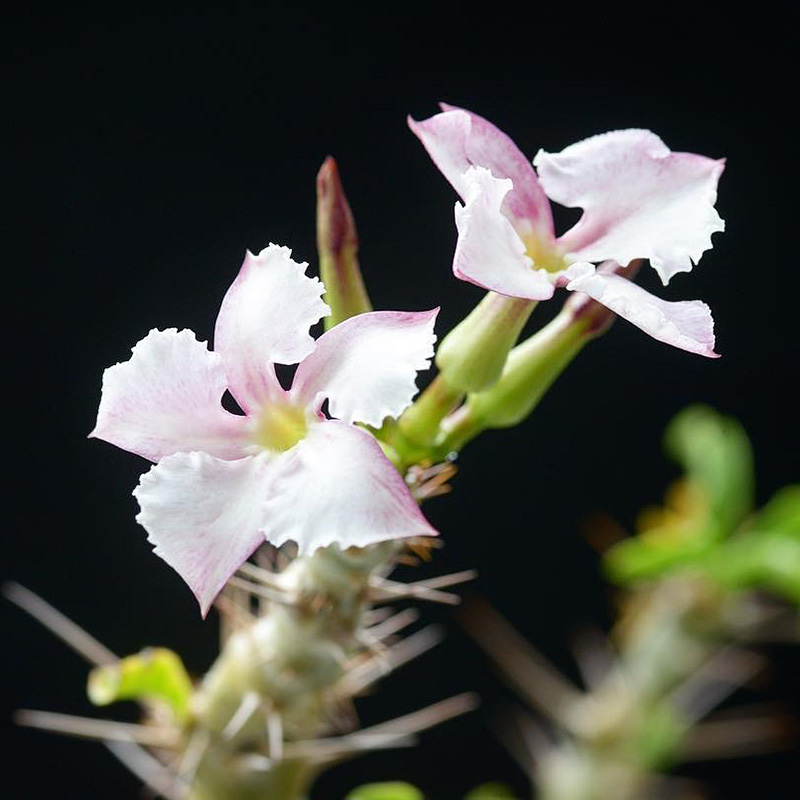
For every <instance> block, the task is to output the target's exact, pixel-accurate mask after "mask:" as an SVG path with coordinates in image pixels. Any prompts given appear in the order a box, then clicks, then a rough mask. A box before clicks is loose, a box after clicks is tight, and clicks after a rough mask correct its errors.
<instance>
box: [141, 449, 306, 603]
mask: <svg viewBox="0 0 800 800" xmlns="http://www.w3.org/2000/svg"><path fill="white" fill-rule="evenodd" d="M270 466H271V464H270V460H269V456H268V455H267V454H264V455H259V456H255V457H251V458H243V459H240V460H238V461H222V460H220V459H217V458H213V457H212V456H210V455H207V454H206V453H178V454H176V455H174V456H170V457H169V458H165V459H164V460H163V461H161V462H160V463H159V464H157V465H156V466H154V467H153V468H152V469H151V470H150V471H149V472H148V473H146V474H145V475H143V476H142V478H141V480H140V482H139V486H138V487H137V488H136V490H135V491H134V495H135V497H136V499H137V500H138V501H139V505H140V507H141V511H140V512H139V515H138V516H137V517H136V519H137V521H138V522H139V523H140V524H141V525H142V526H143V527H144V528H145V530H146V531H147V534H148V540H149V541H150V542H152V543H153V544H154V545H155V552H156V554H157V555H159V556H161V558H163V559H164V561H166V562H167V564H169V565H170V566H171V567H172V568H173V569H174V570H175V571H176V572H177V573H178V574H179V575H180V576H181V577H182V578H183V579H184V580H185V581H186V583H187V584H189V587H190V588H191V590H192V591H193V592H194V594H195V597H197V600H198V602H199V603H200V608H201V610H202V612H203V615H204V616H205V614H206V613H207V612H208V609H209V608H210V607H211V604H212V603H213V601H214V598H215V597H216V596H217V594H219V592H220V591H221V589H222V587H223V586H224V585H225V584H226V582H227V581H228V579H229V578H230V577H231V575H233V573H234V572H235V571H236V570H237V569H238V567H239V566H240V565H241V564H242V563H243V562H244V561H246V560H247V558H248V557H249V556H250V555H251V553H252V552H253V551H254V550H255V549H256V547H258V545H259V544H260V543H261V542H263V541H264V535H263V533H261V529H262V528H263V525H264V519H265V509H264V503H265V501H266V492H267V484H268V482H269V470H270ZM300 513H302V512H300Z"/></svg>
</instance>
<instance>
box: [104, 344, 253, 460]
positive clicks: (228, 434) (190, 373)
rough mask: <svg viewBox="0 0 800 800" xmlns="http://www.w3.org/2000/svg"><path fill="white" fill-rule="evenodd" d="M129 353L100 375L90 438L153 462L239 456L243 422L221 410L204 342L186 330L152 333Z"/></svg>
mask: <svg viewBox="0 0 800 800" xmlns="http://www.w3.org/2000/svg"><path fill="white" fill-rule="evenodd" d="M132 352H133V355H132V356H131V358H130V359H129V360H128V361H125V362H124V363H122V364H116V365H115V366H113V367H109V368H108V369H107V370H106V371H105V373H104V374H103V393H102V396H101V398H100V408H99V410H98V412H97V424H96V426H95V428H94V430H93V431H92V433H91V434H89V435H90V436H92V437H95V438H97V439H103V440H105V441H106V442H110V443H111V444H114V445H116V446H117V447H121V448H122V449H123V450H128V451H129V452H131V453H136V454H138V455H140V456H144V457H145V458H149V459H150V460H151V461H158V460H159V459H162V458H164V457H165V456H169V455H172V454H173V453H177V452H185V451H189V450H205V451H206V452H208V453H211V454H212V455H215V456H217V457H219V458H224V459H232V458H241V457H242V456H243V455H245V450H244V447H245V444H244V440H243V437H244V428H245V426H246V420H245V418H244V417H239V416H236V415H234V414H230V413H229V412H227V411H226V410H225V409H224V408H223V407H222V405H221V400H222V395H223V393H224V392H225V389H226V381H225V373H224V370H223V367H222V362H221V359H220V357H219V356H218V355H217V354H216V353H211V352H209V350H208V348H207V346H206V344H205V342H198V341H197V339H196V338H195V335H194V333H192V331H189V330H183V331H178V330H176V329H175V328H170V329H169V330H166V331H158V330H152V331H150V333H149V334H148V335H147V336H146V337H145V338H144V339H142V340H141V341H140V342H139V343H138V344H137V345H136V346H135V347H134V348H133V351H132Z"/></svg>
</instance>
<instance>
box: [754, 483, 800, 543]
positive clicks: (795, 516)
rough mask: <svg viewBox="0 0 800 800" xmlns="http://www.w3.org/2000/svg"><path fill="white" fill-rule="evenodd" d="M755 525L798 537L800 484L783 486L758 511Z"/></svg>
mask: <svg viewBox="0 0 800 800" xmlns="http://www.w3.org/2000/svg"><path fill="white" fill-rule="evenodd" d="M755 526H756V527H757V528H759V529H760V530H763V531H769V532H781V533H785V534H788V535H789V536H794V537H797V538H800V484H793V485H791V486H785V487H784V488H783V489H781V490H780V491H779V492H777V493H776V494H775V495H773V497H772V499H771V500H770V501H769V502H768V503H767V504H766V505H765V506H764V508H762V509H761V511H759V512H758V517H756V520H755Z"/></svg>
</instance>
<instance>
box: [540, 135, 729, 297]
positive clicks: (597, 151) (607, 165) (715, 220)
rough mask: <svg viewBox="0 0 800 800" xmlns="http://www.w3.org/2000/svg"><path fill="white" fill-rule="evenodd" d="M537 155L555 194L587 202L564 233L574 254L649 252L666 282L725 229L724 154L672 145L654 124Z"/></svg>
mask: <svg viewBox="0 0 800 800" xmlns="http://www.w3.org/2000/svg"><path fill="white" fill-rule="evenodd" d="M533 163H534V164H535V165H536V168H537V169H538V170H539V180H540V181H541V183H542V186H543V187H544V190H545V191H546V192H547V195H548V197H550V199H552V200H555V201H556V202H557V203H561V204H562V205H565V206H568V207H570V208H575V207H578V208H582V209H583V210H584V213H583V216H582V217H581V219H580V220H579V221H578V223H577V224H576V225H575V226H574V227H573V228H572V229H571V230H569V231H567V233H566V234H564V236H562V237H561V239H560V240H559V243H560V244H561V245H562V246H563V247H564V249H565V250H566V251H568V252H569V253H570V254H571V255H572V256H573V257H574V258H575V259H577V260H585V261H603V260H605V259H613V260H614V261H617V262H619V263H620V264H623V265H625V264H628V263H630V261H632V260H633V259H634V258H649V259H650V263H651V264H652V265H653V267H654V269H655V270H656V271H657V272H658V274H659V275H660V276H661V280H662V281H663V282H664V284H666V283H667V282H668V281H669V279H670V278H671V277H672V276H673V275H674V274H676V273H677V272H689V271H690V270H691V269H692V265H693V263H697V261H698V260H699V259H700V256H701V255H702V254H703V253H704V252H705V251H706V250H708V249H709V248H710V247H711V234H712V233H714V232H716V231H722V230H724V229H725V223H724V222H723V221H722V219H721V218H720V216H719V214H718V213H717V212H716V209H715V208H714V203H715V202H716V199H717V183H718V181H719V177H720V175H721V174H722V170H723V169H724V167H725V163H724V161H715V160H713V159H710V158H705V157H704V156H698V155H694V154H692V153H672V152H670V150H669V148H668V147H667V146H666V145H665V144H664V142H662V141H661V139H659V138H658V136H656V135H655V134H654V133H651V132H650V131H646V130H624V131H612V132H611V133H604V134H602V135H600V136H593V137H592V138H590V139H585V140H584V141H582V142H578V143H577V144H573V145H571V146H570V147H567V148H566V149H565V150H563V151H562V152H560V153H556V154H553V153H545V152H544V151H539V153H538V155H537V156H536V158H535V159H534V161H533Z"/></svg>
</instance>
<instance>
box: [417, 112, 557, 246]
mask: <svg viewBox="0 0 800 800" xmlns="http://www.w3.org/2000/svg"><path fill="white" fill-rule="evenodd" d="M442 108H443V109H444V111H443V113H441V114H436V115H435V116H433V117H430V118H429V119H426V120H423V121H421V122H417V121H416V120H413V119H411V117H409V118H408V125H409V127H410V128H411V130H412V131H413V132H414V134H416V136H417V137H418V138H419V140H420V141H421V142H422V144H423V146H424V147H425V149H426V150H427V151H428V154H429V155H430V157H431V159H432V160H433V163H434V164H436V166H437V167H438V168H439V170H440V171H441V172H442V174H443V175H444V176H445V178H447V180H448V181H449V182H450V184H451V185H452V186H453V188H454V189H455V190H456V191H457V192H458V193H459V194H460V195H461V197H462V199H464V200H466V199H467V195H468V193H469V185H468V183H467V182H465V180H464V174H465V173H466V172H467V170H468V169H469V168H470V167H484V168H486V169H488V170H490V171H491V172H492V174H493V175H494V176H495V177H496V178H510V179H511V181H512V183H513V189H512V190H511V191H510V192H509V193H508V195H507V197H506V198H505V205H504V209H503V210H504V211H505V212H506V213H507V214H508V215H509V216H510V217H511V218H512V220H513V221H514V224H515V225H518V226H521V227H523V228H524V230H525V232H526V233H528V232H530V233H532V232H536V233H538V234H539V235H540V236H541V237H543V238H544V239H545V240H546V241H548V242H549V241H550V240H552V238H553V217H552V213H551V211H550V203H549V202H548V200H547V197H546V195H545V193H544V192H543V191H542V187H541V186H540V185H539V180H538V178H537V177H536V172H535V171H534V169H533V166H532V165H531V162H530V161H529V160H528V159H527V158H526V157H525V156H524V155H523V154H522V152H521V151H520V149H519V148H518V147H517V146H516V145H515V144H514V142H513V141H512V140H511V139H510V138H509V137H508V136H507V135H506V134H505V133H503V132H502V131H501V130H500V129H499V128H497V127H495V126H494V125H492V123H491V122H489V121H488V120H486V119H484V118H483V117H480V116H478V115H477V114H473V113H472V112H471V111H466V110H465V109H462V108H456V107H455V106H448V105H446V104H444V103H443V104H442Z"/></svg>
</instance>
